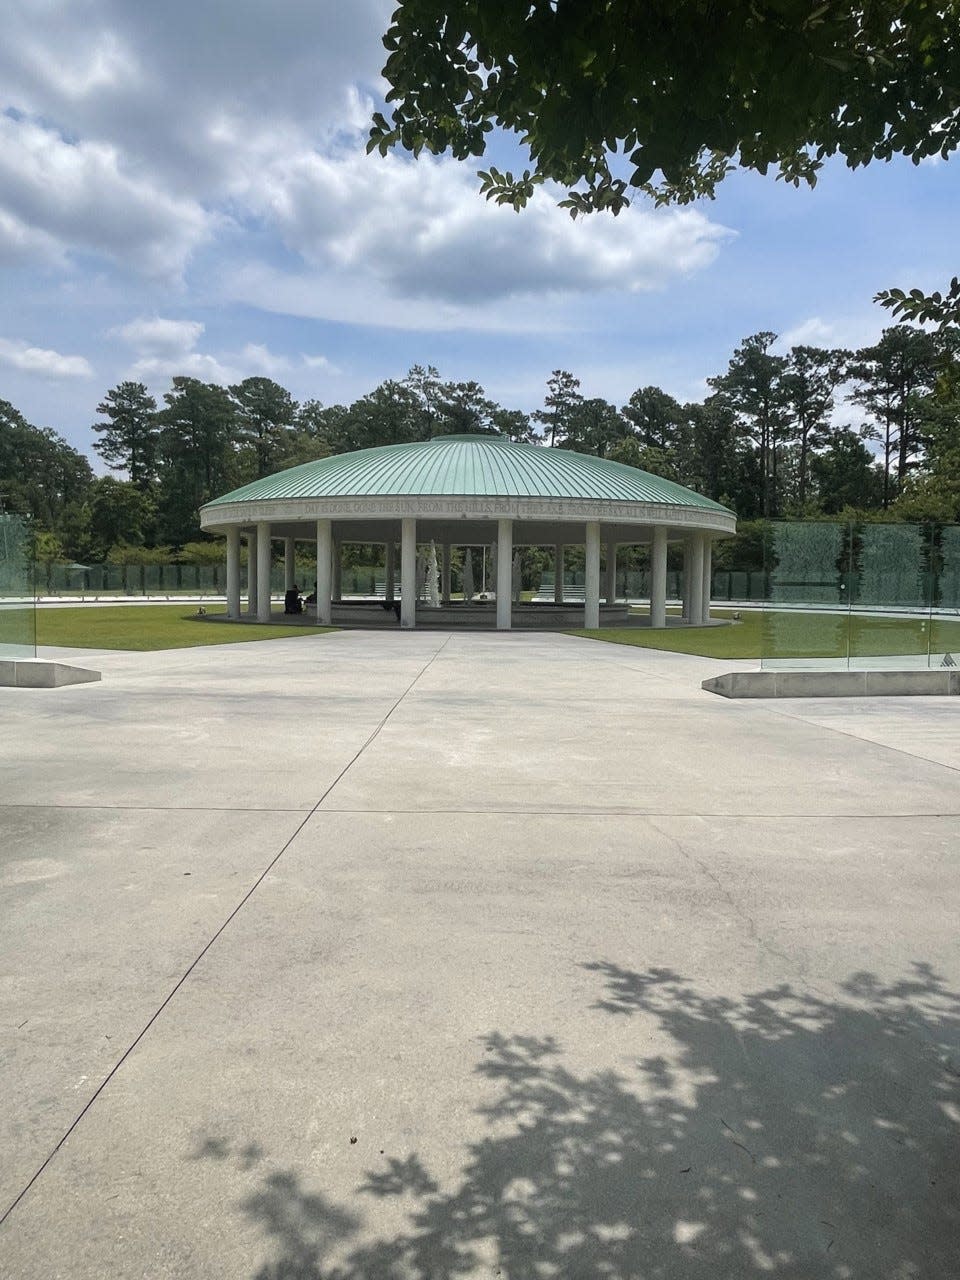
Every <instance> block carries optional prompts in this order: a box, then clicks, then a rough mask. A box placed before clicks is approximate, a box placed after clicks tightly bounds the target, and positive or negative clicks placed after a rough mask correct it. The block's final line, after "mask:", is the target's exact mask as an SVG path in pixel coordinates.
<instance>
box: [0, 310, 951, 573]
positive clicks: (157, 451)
mask: <svg viewBox="0 0 960 1280" xmlns="http://www.w3.org/2000/svg"><path fill="white" fill-rule="evenodd" d="M777 342H778V339H777V335H776V334H774V333H772V332H760V333H755V334H752V335H751V336H749V337H747V338H745V339H744V340H743V341H742V342H741V343H740V344H739V345H738V346H737V347H736V349H735V351H734V352H733V354H732V356H731V358H730V360H729V363H728V366H727V369H726V370H725V371H724V372H723V373H721V374H718V375H717V376H715V377H712V378H710V379H708V380H707V381H708V387H709V394H708V395H707V396H705V397H704V398H703V400H701V401H699V402H694V403H681V402H680V401H678V400H676V399H675V398H674V397H673V396H671V395H669V394H668V393H667V392H665V391H663V390H662V389H661V388H659V387H655V386H646V387H640V388H638V389H637V390H636V391H634V392H633V394H632V395H631V396H630V397H629V399H628V401H627V403H626V404H623V405H619V406H618V405H616V404H614V403H612V402H610V401H608V400H605V399H602V398H598V397H587V396H585V395H584V394H583V393H582V390H581V384H580V381H579V379H578V378H577V377H576V376H575V375H574V374H573V373H571V372H569V371H567V370H564V369H556V370H554V371H553V373H552V374H551V375H550V378H549V379H548V381H547V385H546V390H545V394H544V401H543V407H542V408H541V409H538V410H536V411H535V412H533V413H525V412H523V411H521V410H518V409H513V408H505V407H504V406H502V405H499V404H497V403H495V402H494V401H493V400H491V399H490V398H489V397H488V396H487V395H486V393H485V392H484V389H483V387H482V386H480V384H479V383H477V382H473V381H467V382H451V381H445V380H444V379H442V378H441V376H440V374H439V373H438V371H437V370H436V369H435V368H434V367H433V366H421V365H415V366H414V367H413V368H412V369H411V370H410V371H409V372H408V373H407V375H406V376H405V377H404V378H402V379H399V380H393V379H388V380H387V381H385V382H382V383H381V384H380V385H379V386H377V387H376V388H375V389H374V390H373V391H371V392H369V393H368V394H366V395H364V396H361V397H360V398H359V399H357V400H355V401H354V402H353V403H352V404H350V405H342V404H334V405H326V406H325V405H322V404H321V403H320V402H319V401H317V400H306V401H304V402H302V403H298V402H297V401H296V400H294V398H293V396H292V395H291V394H290V392H289V391H288V390H286V388H284V387H282V386H281V385H279V384H278V383H277V382H274V381H273V380H271V379H269V378H264V377H254V378H246V379H244V380H243V381H242V382H240V383H237V384H236V385H233V386H229V387H222V386H218V385H216V384H212V383H204V382H201V381H199V380H198V379H196V378H190V377H175V378H173V379H172V384H171V387H170V390H169V391H167V392H166V394H165V395H164V396H163V397H162V402H161V403H160V404H158V403H157V401H156V399H155V398H154V397H153V396H152V395H151V394H150V393H149V391H148V389H147V387H146V386H144V384H143V383H140V382H132V381H127V382H121V383H119V384H118V385H117V386H115V387H112V388H111V389H110V390H109V391H107V392H106V394H105V395H104V397H103V400H102V401H101V403H100V404H99V405H98V406H97V412H98V414H99V415H100V416H99V419H98V421H97V422H95V423H93V424H92V427H93V432H94V434H95V437H96V438H95V442H94V446H93V447H94V450H95V451H96V453H97V454H98V455H99V457H100V458H101V459H102V460H103V461H104V462H105V463H106V464H107V466H108V467H109V468H110V469H111V470H113V471H115V472H117V473H118V474H117V475H116V476H109V475H108V476H101V477H95V476H94V474H93V471H92V468H91V466H90V463H89V462H88V460H87V459H86V458H85V457H84V456H83V455H82V454H80V453H78V452H77V451H76V450H75V449H73V448H71V447H70V446H69V445H68V444H67V443H66V442H65V441H64V440H63V439H62V437H61V436H59V435H58V434H57V433H56V432H54V431H52V430H50V429H48V428H37V427H34V426H32V425H31V424H30V423H28V422H27V421H26V420H25V419H24V417H23V415H22V414H20V413H19V412H18V411H17V410H16V409H15V408H14V407H13V406H12V405H10V404H8V403H7V402H5V401H0V477H2V481H0V500H2V502H3V508H4V509H5V510H6V511H9V512H14V513H19V514H23V515H26V516H29V517H30V518H31V520H32V523H33V527H34V530H35V537H36V541H37V550H38V553H39V555H40V556H41V558H45V559H47V560H51V559H54V558H70V559H79V560H84V561H86V560H103V559H106V558H108V557H111V556H112V557H114V558H123V557H124V556H128V558H132V557H133V556H134V555H135V554H140V555H143V554H144V553H145V552H151V551H152V552H153V553H154V554H155V555H161V556H163V555H166V556H169V555H171V554H173V553H176V552H183V551H184V550H185V551H186V554H187V555H189V556H193V557H202V556H203V554H204V543H205V539H204V537H203V535H202V534H201V532H200V528H199V524H198V511H199V508H200V507H201V506H202V505H203V503H205V502H207V501H209V500H210V499H211V498H213V497H216V496H218V495H219V494H222V493H224V492H226V491H228V490H230V489H232V488H235V487H237V486H239V485H242V484H245V483H247V482H248V481H251V480H255V479H258V478H259V477H261V476H264V475H269V474H271V473H272V472H275V471H279V470H282V469H284V468H286V467H291V466H295V465H297V464H298V463H302V462H308V461H311V460H313V459H316V458H320V457H324V456H327V455H330V454H335V453H343V452H347V451H350V450H354V449H363V448H369V447H372V446H377V445H390V444H399V443H401V442H406V441H417V440H428V439H430V438H432V437H433V436H436V435H443V434H455V433H461V432H473V431H497V432H500V433H501V434H503V435H505V436H507V437H508V438H509V439H511V440H515V441H520V442H525V443H532V444H538V445H541V446H544V447H548V448H560V449H574V450H578V451H580V452H584V453H591V454H596V455H598V456H600V457H605V458H610V459H612V460H613V461H616V462H621V463H626V464H628V465H630V466H636V467H640V468H641V469H643V470H646V471H650V472H653V473H654V474H656V475H660V476H664V477H665V478H667V479H670V480H675V481H677V482H679V483H680V484H683V485H687V486H689V487H691V488H693V489H696V490H697V491H699V492H700V493H703V494H705V495H706V496H707V497H710V498H713V499H715V500H716V501H719V502H721V503H723V504H724V505H726V506H729V507H731V508H732V509H733V510H734V511H736V513H737V515H738V516H739V517H740V519H741V520H745V521H751V520H756V519H769V518H776V517H786V516H799V517H804V518H818V517H820V518H822V517H828V516H834V515H844V516H851V515H859V514H866V515H867V516H868V517H870V516H872V517H874V518H875V517H876V516H877V515H879V514H884V513H885V515H886V517H887V518H903V519H913V520H943V521H953V520H957V519H958V518H960V465H958V464H960V341H958V330H957V329H956V328H952V327H948V328H945V329H942V330H941V331H939V332H938V333H931V332H928V331H927V330H925V329H922V328H919V327H916V326H913V325H910V324H897V325H894V326H892V327H890V328H888V329H885V330H884V331H883V333H882V335H881V337H880V338H879V339H878V341H877V342H875V343H874V344H872V345H870V346H866V347H862V348H860V349H859V350H856V351H847V350H840V349H829V348H824V347H817V346H811V345H803V344H801V345H796V346H794V347H792V348H791V349H790V350H789V351H787V352H786V353H780V352H778V350H777ZM212 550H213V549H212V548H209V552H212Z"/></svg>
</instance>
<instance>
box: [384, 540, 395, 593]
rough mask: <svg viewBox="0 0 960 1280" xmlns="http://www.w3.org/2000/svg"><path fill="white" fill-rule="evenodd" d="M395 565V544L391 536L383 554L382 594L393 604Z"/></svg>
mask: <svg viewBox="0 0 960 1280" xmlns="http://www.w3.org/2000/svg"><path fill="white" fill-rule="evenodd" d="M396 565H397V544H396V543H395V542H394V540H393V539H392V538H391V539H390V541H389V542H388V543H387V546H386V554H385V556H384V565H383V575H384V579H385V581H384V585H383V595H384V599H385V600H388V601H389V602H390V604H393V600H394V596H395V594H396V587H395V582H396V577H397V567H396Z"/></svg>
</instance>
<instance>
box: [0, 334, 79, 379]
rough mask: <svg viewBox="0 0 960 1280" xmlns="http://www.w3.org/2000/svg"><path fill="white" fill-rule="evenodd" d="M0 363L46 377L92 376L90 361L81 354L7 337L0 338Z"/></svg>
mask: <svg viewBox="0 0 960 1280" xmlns="http://www.w3.org/2000/svg"><path fill="white" fill-rule="evenodd" d="M0 364H5V365H9V366H10V367H11V368H13V369H19V370H20V371H21V372H22V373H37V374H41V375H42V376H43V377H47V378H92V377H93V369H92V368H91V366H90V362H89V361H88V360H86V359H84V357H83V356H64V355H61V354H60V352H59V351H51V350H48V349H47V348H45V347H31V346H30V345H29V343H26V342H22V341H19V340H11V339H9V338H0Z"/></svg>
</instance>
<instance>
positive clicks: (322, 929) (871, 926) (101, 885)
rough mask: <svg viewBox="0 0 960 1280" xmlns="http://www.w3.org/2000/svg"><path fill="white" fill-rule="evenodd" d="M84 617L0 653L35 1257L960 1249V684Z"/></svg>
mask: <svg viewBox="0 0 960 1280" xmlns="http://www.w3.org/2000/svg"><path fill="white" fill-rule="evenodd" d="M59 652H60V654H61V655H62V656H66V653H65V651H59ZM51 656H52V655H51ZM76 657H77V660H79V661H80V662H81V663H82V664H84V665H90V666H94V667H97V668H99V669H100V670H102V672H103V682H102V683H100V684H89V685H81V686H76V687H72V688H65V689H58V690H26V689H0V724H2V726H3V727H2V734H0V806H2V807H0V964H2V970H0V971H2V980H0V1025H2V1028H3V1037H2V1056H0V1152H2V1159H0V1213H5V1214H6V1217H5V1220H4V1222H3V1225H2V1226H0V1276H2V1277H4V1280H6V1278H7V1277H9V1278H10V1280H14V1278H15V1280H55V1278H56V1277H63V1278H64V1280H88V1278H90V1280H92V1278H93V1277H97V1278H98V1280H99V1278H101V1277H111V1278H112V1280H121V1278H122V1280H126V1278H127V1277H130V1278H132V1277H145V1278H146V1277H149V1280H166V1278H168V1277H169V1278H171V1280H172V1278H174V1277H177V1278H179V1277H193V1276H197V1277H204V1278H205V1280H207V1278H209V1280H221V1278H222V1280H348V1278H349V1280H401V1278H403V1280H407V1278H409V1280H428V1278H431V1280H440V1278H441V1277H442V1278H447V1277H457V1278H458V1280H459V1278H460V1277H464V1278H472V1277H485V1278H486V1277H495V1276H502V1277H504V1278H505V1280H528V1278H529V1280H533V1278H534V1277H537V1278H538V1280H539V1278H540V1277H550V1276H558V1277H564V1278H569V1280H579V1278H580V1277H582V1278H583V1280H588V1278H592V1277H609V1278H611V1280H628V1278H629V1280H672V1278H673V1277H678V1278H679V1277H683V1278H684V1280H685V1278H687V1277H692V1278H693V1280H717V1278H721V1280H735V1278H737V1280H739V1278H742V1277H748V1278H749V1277H752V1276H756V1277H761V1276H771V1275H772V1276H776V1277H788V1278H789V1280H819V1278H820V1277H824V1278H827V1277H829V1278H831V1280H910V1278H912V1277H917V1278H918V1280H940V1278H943V1280H946V1278H947V1277H951V1278H955V1277H956V1276H957V1274H958V1273H960V1196H958V1168H960V1161H958V1159H957V1150H958V1139H960V994H958V993H960V947H958V934H957V920H958V918H960V876H958V872H960V835H958V817H960V787H958V783H960V772H958V771H960V733H958V715H960V706H958V700H957V699H955V698H954V699H950V698H914V699H907V698H904V699H900V698H887V699H878V700H867V699H850V700H847V699H833V700H829V701H824V702H818V701H816V700H809V699H807V700H803V701H791V700H779V701H777V702H770V703H767V702H731V701H727V700H724V699H720V698H717V697H714V696H712V695H710V694H707V693H704V692H702V691H701V689H700V687H699V686H700V681H701V680H702V679H703V678H704V677H706V676H708V675H713V674H717V673H719V672H721V671H724V670H730V669H732V668H734V667H736V666H737V664H735V663H729V662H725V663H716V662H711V661H709V660H706V659H699V658H692V657H688V656H685V655H679V654H670V653H659V652H656V651H651V650H643V649H634V648H629V647H621V646H616V645H607V644H601V643H596V642H590V641H584V640H578V639H575V638H572V637H567V636H562V635H545V634H517V633H513V634H506V635H497V634H485V635H484V634H452V635H446V634H443V633H440V632H433V631H431V632H425V631H423V632H406V633H403V632H400V631H395V632H388V633H378V632H342V633H335V634H331V635H326V636H316V637H306V636H304V637H298V638H290V639H283V640H278V641H272V640H271V641H265V642H258V643H252V644H238V645H229V646H225V647H223V648H209V649H189V650H179V651H172V652H166V653H153V654H151V653H111V654H103V655H93V654H91V653H89V652H85V653H84V654H83V655H82V656H80V655H79V654H77V655H76ZM742 665H746V664H742ZM10 1206H13V1207H12V1208H10ZM8 1210H9V1212H7V1211H8Z"/></svg>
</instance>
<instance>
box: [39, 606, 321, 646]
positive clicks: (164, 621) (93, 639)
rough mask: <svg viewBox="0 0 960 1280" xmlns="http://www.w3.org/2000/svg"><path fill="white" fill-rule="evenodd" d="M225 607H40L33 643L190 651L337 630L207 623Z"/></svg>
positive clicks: (286, 638) (256, 624)
mask: <svg viewBox="0 0 960 1280" xmlns="http://www.w3.org/2000/svg"><path fill="white" fill-rule="evenodd" d="M225 613H226V609H225V608H223V607H220V608H216V607H214V608H207V612H206V615H204V616H202V617H200V616H198V615H197V606H196V605H192V606H190V607H189V612H188V607H187V606H186V605H182V604H143V605H106V606H103V607H101V606H99V605H95V606H88V605H78V606H77V607H76V608H71V607H68V608H58V609H38V610H37V644H38V645H59V646H63V647H64V648H71V649H134V650H140V651H144V650H150V649H188V648H193V647H195V646H200V645H215V644H246V643H248V642H249V641H251V640H296V639H298V638H299V637H301V636H315V635H323V634H325V633H326V632H329V631H336V630H337V628H336V627H310V626H274V625H264V624H258V623H242V624H236V623H231V624H229V625H225V624H224V623H221V622H214V621H211V619H212V618H215V617H216V616H217V615H220V616H221V617H222V616H223V615H224V614H225Z"/></svg>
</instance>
